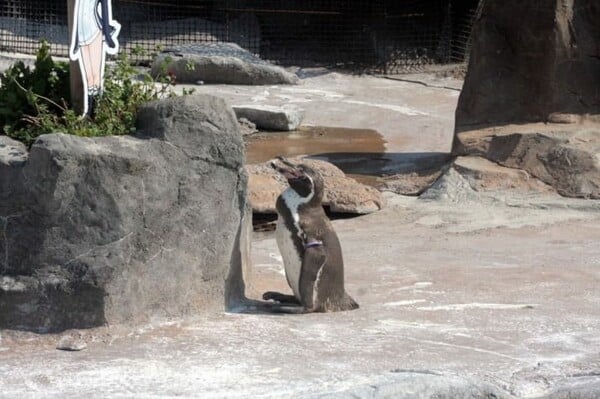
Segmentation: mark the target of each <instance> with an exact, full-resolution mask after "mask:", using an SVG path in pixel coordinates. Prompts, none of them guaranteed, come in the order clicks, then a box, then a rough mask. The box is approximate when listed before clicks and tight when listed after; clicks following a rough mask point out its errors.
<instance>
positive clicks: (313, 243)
mask: <svg viewBox="0 0 600 399" xmlns="http://www.w3.org/2000/svg"><path fill="white" fill-rule="evenodd" d="M321 245H323V241H319V240H315V241H310V242H307V243H306V244H304V249H308V248H314V247H320V246H321Z"/></svg>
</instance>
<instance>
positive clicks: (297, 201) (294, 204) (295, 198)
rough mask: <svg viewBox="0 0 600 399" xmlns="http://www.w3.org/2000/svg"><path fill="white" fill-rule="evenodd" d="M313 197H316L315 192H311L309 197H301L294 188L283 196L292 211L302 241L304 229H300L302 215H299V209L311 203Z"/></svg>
mask: <svg viewBox="0 0 600 399" xmlns="http://www.w3.org/2000/svg"><path fill="white" fill-rule="evenodd" d="M313 196H314V192H311V193H310V195H309V196H308V197H301V196H300V195H298V193H297V192H296V191H295V190H294V189H292V188H288V189H287V190H285V191H284V192H283V194H282V197H283V201H284V202H285V205H286V206H287V207H288V209H289V210H290V213H291V215H292V220H293V221H294V226H295V227H296V230H297V231H298V232H297V234H298V237H300V239H303V234H304V232H303V231H302V228H301V227H300V214H299V213H298V208H300V205H303V204H307V203H309V202H310V200H311V199H312V197H313Z"/></svg>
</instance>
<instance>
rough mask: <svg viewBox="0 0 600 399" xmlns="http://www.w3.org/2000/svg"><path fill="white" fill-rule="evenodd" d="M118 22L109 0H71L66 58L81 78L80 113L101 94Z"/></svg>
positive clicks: (115, 46) (115, 49) (115, 48)
mask: <svg viewBox="0 0 600 399" xmlns="http://www.w3.org/2000/svg"><path fill="white" fill-rule="evenodd" d="M120 30H121V25H120V24H119V23H118V22H117V21H115V20H113V19H112V4H111V1H110V0H75V9H74V10H73V28H72V32H71V45H70V48H69V58H70V59H71V60H72V61H77V62H78V63H79V69H80V71H81V80H82V81H83V111H82V113H83V115H87V114H89V113H91V111H92V109H93V106H94V101H95V99H96V98H97V97H98V96H99V95H100V94H102V88H103V79H104V66H105V62H106V54H117V52H118V51H119V42H118V40H117V36H118V35H119V32H120Z"/></svg>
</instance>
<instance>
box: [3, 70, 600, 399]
mask: <svg viewBox="0 0 600 399" xmlns="http://www.w3.org/2000/svg"><path fill="white" fill-rule="evenodd" d="M424 79H425V80H424V81H423V82H424V83H425V84H426V85H424V84H419V83H409V82H398V81H392V80H388V79H381V78H374V77H358V76H355V77H352V76H345V75H341V74H337V73H336V74H324V75H316V76H314V77H310V78H307V79H304V80H303V84H302V85H300V86H294V87H225V86H202V87H199V91H200V92H211V93H214V94H219V95H223V96H225V97H227V98H229V99H230V100H233V101H235V102H240V103H242V101H243V102H247V101H253V100H256V102H263V101H264V102H266V103H286V102H296V103H299V104H300V103H301V104H302V105H303V106H304V107H306V109H307V116H306V123H308V124H315V125H325V126H343V127H350V128H373V129H376V130H378V131H379V132H380V133H381V134H382V135H383V137H384V138H385V140H386V141H387V144H386V146H387V147H386V151H388V152H397V153H405V152H420V153H436V152H447V151H449V149H450V143H451V139H452V124H453V112H454V107H455V105H456V101H457V95H458V91H456V90H454V89H447V88H437V87H430V86H448V87H456V86H457V85H458V87H459V86H460V82H457V81H450V80H446V79H444V80H439V79H435V78H432V77H424ZM453 85H454V86H453ZM457 190H461V189H460V187H459V188H457ZM462 190H467V191H468V189H462ZM442 194H443V193H442ZM431 198H432V199H429V200H425V199H418V198H414V197H402V196H398V195H394V194H387V199H388V203H389V206H388V207H387V208H386V209H384V210H383V211H381V212H378V213H375V214H371V215H368V216H364V217H359V218H353V219H345V220H337V221H335V222H334V225H335V228H336V230H337V231H338V234H339V236H340V240H341V243H342V246H343V249H344V256H345V262H346V282H347V283H346V285H347V290H348V292H349V293H350V294H351V295H352V296H353V297H354V298H355V299H356V300H357V302H359V304H360V305H361V307H360V309H358V310H356V311H352V312H342V313H335V314H309V315H297V316H288V315H283V316H274V315H264V314H235V313H218V314H209V315H204V316H199V317H198V318H196V319H193V320H170V321H159V320H157V321H155V322H154V323H152V324H150V325H147V326H141V327H138V328H133V329H131V328H127V327H124V326H111V327H110V328H109V327H105V328H99V329H95V330H86V331H73V332H70V334H73V335H74V336H76V337H79V339H80V340H82V341H84V342H86V343H87V348H86V349H85V350H83V351H81V352H64V351H57V350H56V349H55V347H56V343H57V342H58V340H59V338H60V336H56V335H44V336H38V335H34V334H28V333H22V332H14V331H1V332H0V336H1V339H0V376H1V378H0V397H6V398H15V397H19V398H25V397H44V398H47V397H51V398H52V397H55V398H63V397H85V396H87V397H132V398H133V397H136V398H137V397H202V398H224V397H227V398H230V397H231V398H242V397H243V398H246V397H272V398H281V397H311V398H312V397H327V398H329V397H335V398H346V397H348V398H350V397H352V398H357V397H359V398H430V397H435V398H466V397H468V398H480V397H483V398H500V397H509V398H510V397H517V398H540V397H552V398H597V397H600V290H599V288H600V245H598V242H599V239H600V224H599V222H600V201H586V200H572V199H571V200H568V199H564V198H561V197H559V196H557V195H555V194H544V195H533V194H530V193H515V192H499V193H489V194H487V195H481V194H479V193H474V192H454V193H449V195H438V196H435V195H434V196H431ZM252 261H253V269H252V273H251V276H249V281H248V285H249V287H248V293H249V296H251V297H253V298H258V297H259V296H260V293H261V292H263V291H265V290H286V289H287V287H286V283H285V278H284V276H283V275H282V263H281V257H280V255H279V252H278V250H277V246H276V243H275V240H274V239H273V238H272V237H270V236H269V235H261V236H260V237H257V238H256V239H255V240H254V242H253V248H252Z"/></svg>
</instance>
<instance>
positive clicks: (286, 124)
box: [233, 105, 304, 132]
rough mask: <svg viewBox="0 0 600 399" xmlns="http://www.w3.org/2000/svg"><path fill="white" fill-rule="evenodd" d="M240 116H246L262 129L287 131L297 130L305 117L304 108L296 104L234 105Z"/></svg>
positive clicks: (234, 109) (237, 114)
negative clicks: (280, 105) (277, 105)
mask: <svg viewBox="0 0 600 399" xmlns="http://www.w3.org/2000/svg"><path fill="white" fill-rule="evenodd" d="M233 111H234V112H235V114H236V116H237V117H238V118H245V119H247V120H249V121H250V122H252V123H254V124H255V125H256V127H257V128H259V129H262V130H274V131H279V132H287V131H291V130H296V129H297V128H298V126H300V123H302V120H303V119H304V110H302V109H300V108H298V107H296V106H294V105H284V106H282V107H276V106H273V105H234V106H233Z"/></svg>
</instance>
